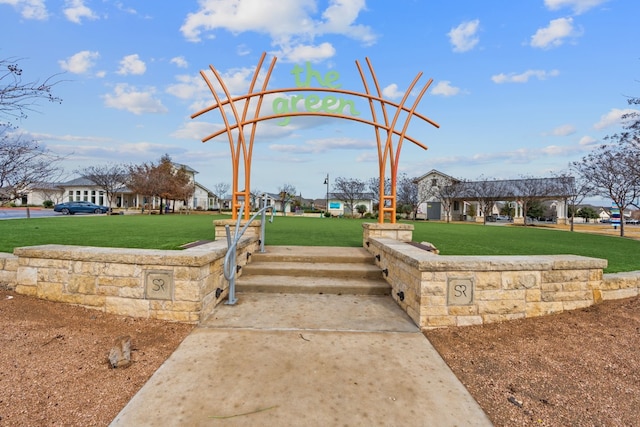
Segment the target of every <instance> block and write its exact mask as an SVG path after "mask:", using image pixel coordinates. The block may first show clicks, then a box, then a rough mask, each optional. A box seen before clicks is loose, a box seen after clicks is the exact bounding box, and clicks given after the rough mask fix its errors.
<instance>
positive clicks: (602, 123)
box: [593, 108, 640, 130]
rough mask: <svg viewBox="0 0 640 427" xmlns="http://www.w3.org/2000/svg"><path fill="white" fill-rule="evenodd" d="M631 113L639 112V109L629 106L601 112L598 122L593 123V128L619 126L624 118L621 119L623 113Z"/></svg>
mask: <svg viewBox="0 0 640 427" xmlns="http://www.w3.org/2000/svg"><path fill="white" fill-rule="evenodd" d="M632 113H637V114H640V111H639V110H634V109H631V108H626V109H624V110H622V109H620V108H612V109H611V110H610V111H609V112H608V113H606V114H603V115H602V116H601V117H600V120H599V121H598V123H596V124H595V125H593V128H594V129H597V130H602V129H606V128H608V127H613V126H620V125H621V124H622V123H623V122H624V120H623V119H622V116H624V115H625V114H632Z"/></svg>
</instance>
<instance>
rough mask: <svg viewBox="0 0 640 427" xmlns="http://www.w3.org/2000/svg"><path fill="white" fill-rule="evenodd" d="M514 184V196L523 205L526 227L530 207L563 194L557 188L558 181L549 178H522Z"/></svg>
mask: <svg viewBox="0 0 640 427" xmlns="http://www.w3.org/2000/svg"><path fill="white" fill-rule="evenodd" d="M513 183H514V185H515V188H514V196H516V197H517V199H518V200H519V201H520V203H521V205H522V216H523V217H524V225H525V226H526V225H527V216H528V212H529V206H531V205H532V204H533V203H535V202H539V201H541V200H544V199H548V198H550V197H553V196H557V195H558V194H557V193H558V192H562V191H561V189H560V188H558V186H557V181H556V180H551V179H549V178H534V177H531V176H522V177H521V178H520V179H517V180H515V181H513ZM565 195H566V193H565Z"/></svg>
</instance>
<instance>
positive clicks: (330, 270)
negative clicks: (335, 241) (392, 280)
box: [236, 246, 391, 295]
mask: <svg viewBox="0 0 640 427" xmlns="http://www.w3.org/2000/svg"><path fill="white" fill-rule="evenodd" d="M236 290H237V291H238V292H239V293H244V292H252V293H283V294H333V295H342V294H345V295H347V294H348V295H389V294H390V292H391V287H390V286H389V284H388V283H387V282H386V281H385V280H384V279H383V277H382V271H381V270H380V268H379V267H377V266H376V265H375V259H374V257H373V256H372V255H371V254H370V253H368V252H367V251H366V250H364V249H363V248H334V247H331V248H329V247H308V246H267V247H266V248H265V252H264V253H255V254H253V255H252V256H251V258H250V261H249V263H248V264H246V265H245V266H244V267H243V268H242V272H241V274H240V276H239V277H238V279H237V281H236Z"/></svg>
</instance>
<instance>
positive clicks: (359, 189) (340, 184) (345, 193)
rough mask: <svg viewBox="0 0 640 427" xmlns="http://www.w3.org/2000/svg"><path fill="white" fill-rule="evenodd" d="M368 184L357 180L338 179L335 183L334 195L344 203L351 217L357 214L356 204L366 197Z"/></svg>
mask: <svg viewBox="0 0 640 427" xmlns="http://www.w3.org/2000/svg"><path fill="white" fill-rule="evenodd" d="M365 187H366V184H365V183H364V181H361V180H359V179H356V178H343V177H338V178H336V180H335V181H334V182H333V195H334V197H335V198H337V199H338V200H340V201H342V202H344V204H345V206H346V208H347V209H348V210H349V212H350V213H351V215H352V216H353V215H354V212H355V203H356V202H357V201H358V200H361V199H362V198H363V196H364V190H365Z"/></svg>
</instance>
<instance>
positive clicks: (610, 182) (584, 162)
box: [572, 138, 640, 237]
mask: <svg viewBox="0 0 640 427" xmlns="http://www.w3.org/2000/svg"><path fill="white" fill-rule="evenodd" d="M616 140H617V141H618V142H621V143H620V144H619V145H601V146H600V147H599V148H597V149H595V150H594V151H592V152H591V153H589V154H587V155H586V156H584V157H583V158H582V159H581V160H579V161H576V162H573V163H572V166H573V167H574V168H575V170H576V171H578V172H579V173H580V175H581V176H583V177H584V178H585V179H588V180H589V181H590V182H591V183H592V184H593V185H594V191H595V192H596V194H598V195H600V196H602V197H605V198H609V199H611V200H612V201H613V203H614V204H615V205H616V207H617V208H618V209H619V210H620V215H621V221H620V236H621V237H623V236H624V211H625V209H627V208H628V207H629V206H631V205H634V203H635V201H636V199H637V198H638V197H639V196H640V176H638V175H637V174H635V173H630V172H629V171H630V170H633V168H634V167H637V162H638V155H637V152H636V150H630V149H629V144H628V143H626V142H625V141H620V140H619V139H617V138H616Z"/></svg>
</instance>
